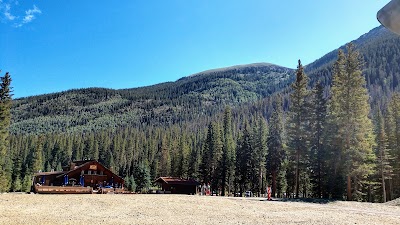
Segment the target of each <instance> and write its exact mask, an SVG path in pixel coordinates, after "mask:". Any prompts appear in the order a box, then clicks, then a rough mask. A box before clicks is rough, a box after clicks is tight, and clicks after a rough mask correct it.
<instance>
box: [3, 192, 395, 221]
mask: <svg viewBox="0 0 400 225" xmlns="http://www.w3.org/2000/svg"><path fill="white" fill-rule="evenodd" d="M271 223H272V224H400V207H397V206H390V205H386V204H372V203H357V202H333V203H328V204H315V203H303V202H279V201H272V202H268V201H264V199H258V198H226V197H204V196H186V195H26V194H21V195H17V194H0V224H271Z"/></svg>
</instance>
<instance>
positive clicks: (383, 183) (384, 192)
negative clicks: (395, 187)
mask: <svg viewBox="0 0 400 225" xmlns="http://www.w3.org/2000/svg"><path fill="white" fill-rule="evenodd" d="M381 175H382V197H383V202H386V185H385V176H384V175H383V170H382V174H381Z"/></svg>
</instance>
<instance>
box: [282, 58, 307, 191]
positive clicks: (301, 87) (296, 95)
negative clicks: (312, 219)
mask: <svg viewBox="0 0 400 225" xmlns="http://www.w3.org/2000/svg"><path fill="white" fill-rule="evenodd" d="M298 63H299V64H298V66H297V70H296V80H295V82H294V83H293V84H292V89H293V92H292V93H291V94H290V101H291V105H290V109H289V110H290V111H289V121H288V130H287V132H288V138H289V147H290V149H291V151H290V152H291V155H292V157H291V158H292V159H293V160H295V168H296V171H295V192H296V198H298V197H299V189H300V176H301V172H302V170H304V169H305V167H306V165H305V158H306V154H307V152H306V151H307V125H308V121H307V114H308V113H309V109H308V107H307V100H308V96H309V91H308V90H307V83H308V78H307V75H306V74H305V73H304V69H303V65H302V64H301V61H300V60H299V62H298Z"/></svg>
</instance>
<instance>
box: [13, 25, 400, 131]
mask: <svg viewBox="0 0 400 225" xmlns="http://www.w3.org/2000/svg"><path fill="white" fill-rule="evenodd" d="M353 42H354V43H355V44H356V46H357V48H358V49H359V51H360V53H361V55H363V57H364V59H365V60H366V67H365V69H364V73H365V76H366V78H367V85H368V88H369V90H370V92H371V95H372V97H373V98H374V99H377V98H385V97H387V96H389V95H390V93H391V92H393V91H395V90H398V83H399V82H398V81H399V80H400V69H397V67H398V65H399V64H400V48H399V47H398V46H400V38H399V37H397V36H395V35H393V34H391V33H390V32H389V31H387V30H386V29H385V28H383V27H377V28H374V29H372V30H371V31H370V32H368V33H366V34H364V35H362V36H360V38H358V39H356V40H354V41H353ZM344 46H345V45H342V46H340V47H339V48H338V49H340V48H342V49H343V48H344ZM338 49H336V50H333V51H331V52H329V53H327V54H325V55H323V56H322V57H321V58H319V59H317V60H316V61H314V62H313V63H310V64H308V65H306V66H305V71H306V73H307V74H308V75H309V77H310V85H311V86H312V85H314V84H315V83H316V82H317V81H322V83H323V84H324V85H325V86H327V87H329V85H330V82H331V75H332V74H331V65H332V63H333V61H334V59H335V58H336V55H337V51H338ZM381 58H383V59H385V60H383V62H382V63H381V61H380V60H377V59H381ZM384 63H388V64H389V63H390V65H392V66H386V67H383V66H382V64H384ZM396 65H397V66H396ZM294 71H295V70H294V69H290V68H286V67H282V66H278V65H275V64H271V63H252V64H243V65H236V66H230V67H225V68H217V69H212V70H205V71H202V72H199V73H195V74H192V75H189V76H186V77H182V78H180V79H178V80H176V81H175V82H164V83H160V84H155V85H150V86H145V87H136V88H128V89H108V88H82V89H72V90H67V91H63V92H56V93H50V94H45V95H38V96H29V97H24V98H19V99H16V100H14V103H13V108H12V115H13V118H12V120H13V122H12V125H11V131H12V133H16V134H18V133H46V132H66V131H71V132H75V131H85V130H88V131H90V130H98V129H103V128H107V127H110V126H111V127H118V126H133V127H143V126H166V125H168V124H169V125H170V124H176V123H184V122H194V123H196V122H195V120H196V118H200V117H201V118H203V119H204V118H206V119H204V120H206V121H208V120H210V119H211V118H212V117H215V116H216V115H218V114H219V113H221V112H222V111H223V109H224V108H225V106H227V105H229V106H231V107H239V108H240V107H242V106H243V105H244V104H249V105H250V106H249V107H251V105H252V104H256V103H257V102H259V101H261V100H263V99H264V98H267V97H269V96H272V95H276V94H277V93H282V94H283V95H284V96H285V93H287V92H288V91H289V87H290V84H291V83H292V81H293V80H294ZM387 83H389V84H390V85H386V84H387ZM285 104H286V105H287V102H286V103H285ZM246 107H247V106H246ZM267 107H269V106H267ZM267 111H268V110H267ZM266 113H267V114H268V112H266ZM202 125H204V121H203V124H202Z"/></svg>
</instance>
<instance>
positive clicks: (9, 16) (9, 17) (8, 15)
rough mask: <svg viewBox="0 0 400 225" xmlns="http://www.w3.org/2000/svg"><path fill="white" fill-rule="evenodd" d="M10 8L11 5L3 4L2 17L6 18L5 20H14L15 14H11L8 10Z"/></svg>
mask: <svg viewBox="0 0 400 225" xmlns="http://www.w3.org/2000/svg"><path fill="white" fill-rule="evenodd" d="M0 3H1V2H0ZM10 10H11V6H10V5H9V4H5V7H4V17H5V18H6V19H7V20H11V21H12V20H14V19H15V18H16V17H15V16H13V15H12V14H11V12H10Z"/></svg>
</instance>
